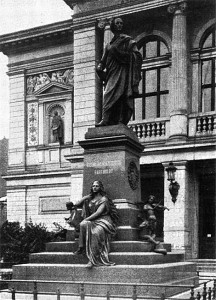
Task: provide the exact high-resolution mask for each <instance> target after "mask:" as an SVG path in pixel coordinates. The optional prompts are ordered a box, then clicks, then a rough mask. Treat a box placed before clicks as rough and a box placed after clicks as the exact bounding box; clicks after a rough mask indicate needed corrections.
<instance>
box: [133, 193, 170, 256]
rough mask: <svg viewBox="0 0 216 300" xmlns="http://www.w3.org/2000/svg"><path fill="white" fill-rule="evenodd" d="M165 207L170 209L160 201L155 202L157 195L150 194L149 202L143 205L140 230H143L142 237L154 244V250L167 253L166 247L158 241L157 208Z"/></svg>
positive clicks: (162, 208) (163, 208)
mask: <svg viewBox="0 0 216 300" xmlns="http://www.w3.org/2000/svg"><path fill="white" fill-rule="evenodd" d="M165 209H167V210H169V208H167V207H166V206H163V205H160V202H159V203H155V196H153V195H150V196H149V198H148V201H147V203H146V204H145V205H144V206H143V210H142V214H143V216H141V220H142V223H141V224H140V225H139V229H140V231H142V237H143V238H144V239H145V240H147V241H149V242H150V243H151V244H152V245H153V249H154V252H156V253H162V254H164V255H165V254H167V251H166V249H164V247H163V245H162V244H161V243H160V242H159V241H156V233H155V232H156V226H157V219H156V216H155V211H156V210H162V211H164V210H165Z"/></svg>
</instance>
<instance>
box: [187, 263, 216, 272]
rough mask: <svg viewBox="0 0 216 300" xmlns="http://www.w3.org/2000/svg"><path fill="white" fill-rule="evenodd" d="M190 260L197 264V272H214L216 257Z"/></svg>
mask: <svg viewBox="0 0 216 300" xmlns="http://www.w3.org/2000/svg"><path fill="white" fill-rule="evenodd" d="M192 262H194V263H196V264H197V270H198V271H199V272H207V273H214V272H215V274H216V259H193V260H192Z"/></svg>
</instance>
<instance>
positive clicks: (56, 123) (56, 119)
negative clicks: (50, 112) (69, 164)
mask: <svg viewBox="0 0 216 300" xmlns="http://www.w3.org/2000/svg"><path fill="white" fill-rule="evenodd" d="M51 130H52V138H53V142H54V143H56V142H59V144H63V121H62V118H61V116H60V115H59V114H58V112H57V111H55V112H54V116H53V118H52V125H51Z"/></svg>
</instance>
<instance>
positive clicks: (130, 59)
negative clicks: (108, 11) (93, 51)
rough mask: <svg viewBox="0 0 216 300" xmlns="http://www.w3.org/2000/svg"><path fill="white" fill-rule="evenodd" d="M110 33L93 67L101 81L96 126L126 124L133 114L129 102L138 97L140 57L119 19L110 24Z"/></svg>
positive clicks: (131, 104) (131, 105) (131, 103)
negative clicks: (102, 94)
mask: <svg viewBox="0 0 216 300" xmlns="http://www.w3.org/2000/svg"><path fill="white" fill-rule="evenodd" d="M110 29H111V31H112V32H113V34H114V37H113V38H112V40H111V42H110V43H108V44H107V45H106V48H105V51H104V54H103V57H102V59H101V61H100V63H99V64H98V66H97V68H96V72H97V74H98V76H99V78H100V79H101V80H102V81H103V82H104V85H105V92H104V101H103V111H102V120H101V121H100V122H99V123H98V124H96V127H99V126H107V125H117V124H121V123H122V124H124V125H127V123H128V122H129V120H130V119H131V116H132V112H133V99H134V97H136V96H137V95H138V86H139V82H140V80H141V65H142V55H141V53H140V52H139V51H138V48H137V45H136V42H135V41H134V40H133V39H132V38H131V37H130V36H128V35H126V34H123V32H122V31H123V20H122V19H121V18H119V17H117V18H114V19H113V20H112V21H111V25H110Z"/></svg>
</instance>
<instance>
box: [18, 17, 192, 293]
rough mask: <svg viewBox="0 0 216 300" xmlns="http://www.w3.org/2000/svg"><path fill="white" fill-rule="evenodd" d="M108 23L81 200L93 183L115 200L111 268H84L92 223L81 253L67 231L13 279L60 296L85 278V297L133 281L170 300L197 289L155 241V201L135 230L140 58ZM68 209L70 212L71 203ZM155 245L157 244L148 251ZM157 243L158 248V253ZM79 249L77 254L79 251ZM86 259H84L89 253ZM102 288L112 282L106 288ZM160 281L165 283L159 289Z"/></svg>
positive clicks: (186, 268) (186, 270)
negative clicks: (134, 124) (133, 121)
mask: <svg viewBox="0 0 216 300" xmlns="http://www.w3.org/2000/svg"><path fill="white" fill-rule="evenodd" d="M112 26H113V27H112V30H113V33H114V38H113V40H111V42H110V43H109V45H108V46H107V48H106V50H105V53H104V56H103V58H102V60H101V62H100V64H99V66H98V67H97V73H98V74H99V76H100V77H101V78H102V79H103V80H105V84H106V88H105V93H104V102H103V114H102V120H101V121H100V122H99V123H97V124H96V127H91V128H89V129H88V131H87V132H86V134H85V138H84V139H83V140H80V141H79V145H80V146H81V147H82V148H83V149H84V169H83V195H88V194H89V188H90V186H91V184H92V182H94V184H93V185H92V188H94V185H97V184H98V183H99V182H101V181H102V182H103V183H104V185H105V187H106V192H107V197H108V198H110V199H112V201H113V203H114V204H115V206H116V208H117V210H118V213H119V223H118V227H117V233H116V235H115V238H114V239H112V240H111V242H110V253H109V258H110V261H106V262H107V265H109V267H107V266H104V265H102V266H100V267H95V266H98V264H97V263H93V264H92V262H91V260H90V263H91V265H89V263H88V265H87V266H88V268H86V264H87V262H88V261H87V258H86V256H85V255H82V252H83V248H84V230H88V228H89V227H88V226H89V223H88V224H87V223H85V222H84V223H85V224H84V223H82V222H81V224H82V226H81V229H80V230H81V238H80V241H79V243H80V244H79V249H78V240H77V238H76V234H75V233H76V232H75V231H73V230H72V231H73V232H72V233H71V232H69V234H68V236H67V241H66V242H58V243H48V244H47V247H46V252H44V253H36V254H31V255H30V264H26V265H21V266H14V278H15V279H16V278H22V279H25V278H28V279H40V280H43V279H47V278H50V279H52V280H59V279H61V280H65V281H66V283H64V285H63V287H62V286H61V285H60V284H48V285H46V286H45V287H44V286H43V285H42V284H41V285H40V289H41V290H45V291H46V292H48V291H51V292H56V290H57V289H59V290H61V291H62V290H64V293H65V292H67V293H74V292H77V286H76V284H67V281H74V282H76V281H78V282H80V281H82V282H83V284H85V282H89V281H91V282H93V283H95V284H92V285H91V284H86V287H85V293H87V294H88V295H98V296H99V295H101V296H104V295H106V293H107V291H108V290H109V292H110V293H111V294H113V295H131V294H132V291H131V284H133V285H134V286H135V287H136V286H139V294H140V295H145V296H146V295H147V296H149V297H150V298H151V297H153V296H160V297H161V295H162V293H164V294H165V296H170V295H173V294H176V293H178V292H181V291H182V288H180V287H179V285H183V284H187V285H189V284H190V285H191V284H197V280H198V278H197V275H196V265H195V264H193V263H191V262H185V261H184V254H183V253H175V252H174V253H172V252H171V245H170V244H165V243H160V244H159V242H158V241H157V240H156V237H155V232H154V231H155V226H156V219H155V217H154V213H153V211H154V209H155V204H153V203H152V202H149V203H148V204H146V206H144V210H146V211H147V219H146V220H145V221H143V223H142V224H141V225H140V227H139V224H138V216H139V214H140V208H139V207H140V205H143V203H142V202H141V189H140V165H139V158H140V154H141V152H142V151H143V146H142V145H141V144H140V142H139V140H138V138H137V136H136V135H135V133H134V132H133V131H132V130H131V129H130V128H128V127H127V124H128V122H129V120H130V118H131V112H132V109H131V103H132V100H133V97H134V95H135V94H136V93H137V92H138V91H137V86H138V84H139V80H140V75H139V70H140V66H141V65H140V54H139V52H138V50H137V49H136V43H135V42H134V41H133V40H132V39H131V37H129V36H127V35H124V34H123V33H122V28H123V22H122V19H121V18H114V19H113V23H112ZM104 69H106V73H105V74H104V73H103V72H104ZM132 70H134V72H132ZM113 74H115V76H114V75H113ZM117 79H119V82H118V81H117ZM110 93H111V94H112V93H113V94H112V95H110ZM92 199H94V198H92ZM71 200H72V199H71ZM100 200H101V199H100ZM74 204H75V205H76V203H74ZM77 204H79V202H78V203H77ZM158 207H159V205H158ZM68 208H69V210H72V209H71V206H70V205H69V206H68ZM163 209H166V208H165V207H163ZM86 219H87V221H91V220H92V219H91V218H89V217H87V218H86ZM69 221H70V222H71V224H72V225H73V222H74V221H75V220H73V218H71V220H69ZM84 221H85V220H84ZM84 225H85V226H84ZM84 227H85V228H84ZM142 227H143V228H144V227H146V228H147V230H148V232H147V233H145V234H144V235H143V236H141V235H140V231H141V228H142ZM152 244H155V245H156V246H155V247H153V248H152ZM158 245H160V246H161V247H159V249H157V246H158ZM106 246H107V248H108V245H106ZM77 249H78V252H80V253H77V252H76V251H77ZM86 249H87V247H86ZM153 250H154V252H153ZM74 252H76V253H74ZM77 254H81V255H77ZM164 254H166V255H164ZM87 256H88V259H89V257H90V255H89V253H88V255H87ZM110 262H111V263H110ZM113 263H114V264H115V265H114V264H113ZM106 283H114V284H112V286H110V287H107V286H106ZM115 283H118V285H115ZM119 283H120V285H119ZM97 284H98V285H97ZM121 284H122V285H121ZM124 284H128V287H125V286H124ZM142 284H143V285H142ZM152 284H153V285H152ZM154 284H155V285H154ZM158 284H161V285H162V286H159V287H158V286H157V285H158ZM167 286H168V287H167ZM16 288H17V289H18V290H23V289H24V288H25V290H28V289H30V288H31V287H30V285H28V284H25V285H23V284H20V283H19V284H18V285H17V286H16Z"/></svg>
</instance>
